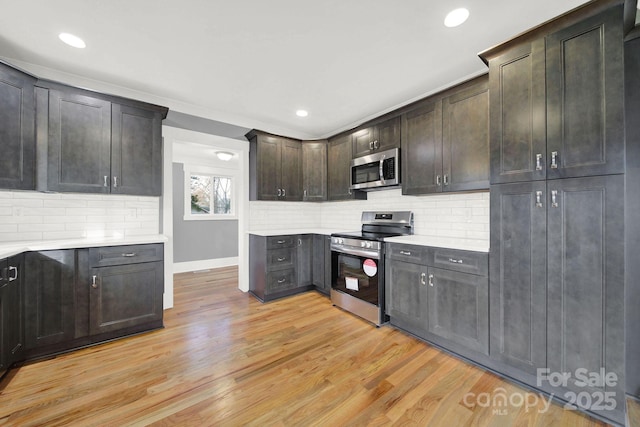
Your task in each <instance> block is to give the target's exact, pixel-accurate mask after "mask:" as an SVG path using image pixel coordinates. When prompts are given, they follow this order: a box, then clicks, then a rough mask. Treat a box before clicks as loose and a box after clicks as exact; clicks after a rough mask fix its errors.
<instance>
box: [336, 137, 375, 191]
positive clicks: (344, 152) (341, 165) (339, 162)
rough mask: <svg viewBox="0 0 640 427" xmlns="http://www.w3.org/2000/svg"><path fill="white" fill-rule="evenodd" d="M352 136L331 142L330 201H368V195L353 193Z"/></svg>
mask: <svg viewBox="0 0 640 427" xmlns="http://www.w3.org/2000/svg"><path fill="white" fill-rule="evenodd" d="M351 152H352V151H351V135H343V136H341V137H339V138H334V139H332V140H331V141H329V155H328V158H329V163H328V188H329V197H328V199H329V200H349V199H366V198H367V197H366V193H364V192H362V191H353V192H352V191H351V190H350V188H349V187H350V186H351Z"/></svg>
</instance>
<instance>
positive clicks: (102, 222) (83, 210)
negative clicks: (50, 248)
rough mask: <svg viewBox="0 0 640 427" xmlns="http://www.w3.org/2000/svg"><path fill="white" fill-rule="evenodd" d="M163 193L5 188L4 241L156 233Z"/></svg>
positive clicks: (1, 204)
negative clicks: (60, 191)
mask: <svg viewBox="0 0 640 427" xmlns="http://www.w3.org/2000/svg"><path fill="white" fill-rule="evenodd" d="M159 218H160V198H159V197H139V196H118V195H94V194H69V193H64V194H62V193H39V192H32V191H25V192H21V191H0V242H11V241H24V240H56V239H76V238H86V237H129V236H138V235H145V234H157V233H158V232H159V229H160V225H159Z"/></svg>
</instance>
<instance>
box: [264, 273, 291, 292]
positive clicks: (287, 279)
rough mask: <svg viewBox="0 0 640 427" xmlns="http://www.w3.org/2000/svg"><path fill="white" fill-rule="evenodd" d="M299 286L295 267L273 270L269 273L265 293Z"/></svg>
mask: <svg viewBox="0 0 640 427" xmlns="http://www.w3.org/2000/svg"><path fill="white" fill-rule="evenodd" d="M297 286H298V283H297V280H296V271H295V270H294V269H288V270H280V271H272V272H270V273H268V274H267V288H266V289H265V294H273V293H276V292H280V291H286V290H288V289H293V288H296V287H297Z"/></svg>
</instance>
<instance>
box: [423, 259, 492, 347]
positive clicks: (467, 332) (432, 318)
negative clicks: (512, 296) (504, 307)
mask: <svg viewBox="0 0 640 427" xmlns="http://www.w3.org/2000/svg"><path fill="white" fill-rule="evenodd" d="M427 282H428V287H427V289H428V297H427V299H428V303H429V310H428V313H429V332H431V333H432V334H435V335H439V336H441V337H443V338H446V339H448V340H450V341H453V342H456V343H458V344H462V345H464V346H465V347H467V348H469V349H471V350H475V351H479V352H481V353H485V354H488V353H489V282H488V279H487V277H484V276H477V275H475V274H468V273H460V272H458V271H451V270H443V269H440V268H429V275H428V277H427Z"/></svg>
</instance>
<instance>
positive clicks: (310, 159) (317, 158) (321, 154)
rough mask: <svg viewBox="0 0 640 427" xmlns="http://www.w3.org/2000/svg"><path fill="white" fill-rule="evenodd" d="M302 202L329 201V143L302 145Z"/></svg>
mask: <svg viewBox="0 0 640 427" xmlns="http://www.w3.org/2000/svg"><path fill="white" fill-rule="evenodd" d="M302 192H303V194H302V200H304V201H306V202H321V201H323V200H327V143H326V142H305V143H303V144H302Z"/></svg>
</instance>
